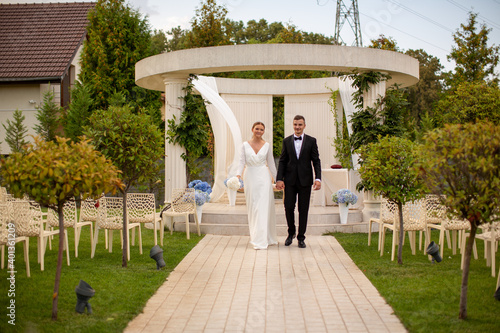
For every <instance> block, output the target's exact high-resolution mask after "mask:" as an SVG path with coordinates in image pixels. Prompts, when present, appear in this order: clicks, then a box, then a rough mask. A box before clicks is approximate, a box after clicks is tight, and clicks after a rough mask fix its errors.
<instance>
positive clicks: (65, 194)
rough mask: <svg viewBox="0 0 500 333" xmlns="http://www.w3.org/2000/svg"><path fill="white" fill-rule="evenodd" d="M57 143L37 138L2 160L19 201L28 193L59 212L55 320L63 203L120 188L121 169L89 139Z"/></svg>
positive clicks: (6, 180)
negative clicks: (119, 172)
mask: <svg viewBox="0 0 500 333" xmlns="http://www.w3.org/2000/svg"><path fill="white" fill-rule="evenodd" d="M55 141H56V142H53V141H46V140H45V141H44V140H42V139H40V138H39V137H36V138H35V142H34V144H28V146H27V148H26V150H25V151H24V152H16V153H13V154H12V155H10V156H9V157H8V158H7V159H5V160H0V173H1V174H2V177H3V184H4V185H6V186H7V188H8V189H9V192H10V193H11V194H12V195H13V196H14V197H16V198H22V197H23V196H24V195H25V194H28V195H29V196H30V198H32V199H33V200H35V201H36V202H38V203H39V204H40V205H43V206H46V207H49V208H50V209H53V210H54V211H55V212H57V214H58V217H59V252H58V255H57V268H56V276H55V282H54V293H53V297H52V320H56V319H57V304H58V299H59V284H60V281H61V270H62V258H63V254H62V253H63V248H64V243H63V240H64V215H63V206H64V203H65V202H67V201H69V200H74V198H75V197H79V196H80V195H81V196H82V198H83V199H86V198H88V197H93V198H98V197H99V196H100V195H101V194H102V193H103V192H104V193H106V192H115V191H116V188H117V187H118V188H119V187H121V186H122V184H121V181H120V179H119V178H118V170H117V169H116V168H115V167H114V166H113V165H112V164H111V162H110V161H108V160H106V158H105V157H104V156H102V154H100V153H99V152H97V151H95V150H94V149H93V148H92V146H91V145H89V143H88V141H87V140H84V141H81V142H79V143H69V142H68V141H69V139H66V138H60V137H56V139H55Z"/></svg>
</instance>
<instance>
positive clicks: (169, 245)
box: [0, 228, 500, 332]
mask: <svg viewBox="0 0 500 333" xmlns="http://www.w3.org/2000/svg"><path fill="white" fill-rule="evenodd" d="M69 231H70V232H69V239H70V249H71V250H70V259H71V266H69V267H68V266H67V265H66V263H65V261H64V263H63V268H62V281H61V288H60V295H59V317H58V320H57V321H56V322H53V321H52V320H51V309H52V292H53V287H54V277H55V266H56V256H57V253H56V250H55V248H56V247H57V246H56V242H57V239H55V240H54V243H53V245H54V247H53V249H52V250H48V251H47V253H46V255H45V271H44V272H41V271H40V265H39V264H37V262H36V261H37V259H36V240H35V239H31V240H30V261H31V274H32V276H31V278H27V277H26V272H25V265H24V262H23V251H22V245H20V244H18V245H17V247H16V270H17V273H16V290H15V293H16V295H15V297H9V296H8V295H7V289H8V283H7V282H6V281H7V280H6V278H7V276H8V274H7V271H6V270H5V269H4V270H2V271H0V279H1V283H0V286H1V290H0V308H1V310H0V314H1V318H0V332H68V331H72V332H122V331H123V329H124V328H125V327H126V326H127V324H128V322H129V321H130V320H131V319H133V318H134V317H135V316H136V315H137V314H139V313H140V312H141V310H142V308H143V307H144V305H145V304H146V302H147V300H148V299H149V298H150V297H151V296H152V295H153V294H154V293H155V291H156V290H157V289H158V287H159V286H160V285H161V284H162V283H163V282H164V281H165V278H166V277H167V276H168V274H169V273H170V272H171V271H172V269H173V268H174V267H175V266H176V265H177V264H178V263H179V262H180V261H181V260H182V258H184V256H185V255H186V254H187V253H188V252H189V251H190V250H191V249H192V248H193V247H194V246H195V245H196V244H197V242H198V241H199V240H200V239H201V237H198V236H197V235H196V234H191V240H187V239H186V235H185V233H174V235H172V236H170V234H169V233H167V234H166V236H165V243H164V244H165V245H164V246H163V249H164V253H163V257H164V259H165V262H166V264H167V266H166V267H165V268H164V269H163V270H161V271H157V270H156V264H155V261H154V260H152V259H151V258H149V250H150V249H151V247H152V246H153V231H152V230H148V229H144V228H143V249H144V254H142V255H140V254H139V248H138V246H137V245H136V246H133V247H132V248H131V261H129V263H128V265H129V266H128V268H122V267H121V249H120V241H119V239H118V236H117V234H118V233H116V232H115V237H114V244H113V253H109V252H108V251H107V250H105V249H104V234H103V233H100V239H99V244H98V246H97V251H96V256H95V257H94V258H93V259H90V241H89V234H88V232H89V231H88V228H84V229H83V235H82V240H81V243H80V248H79V258H74V251H73V246H74V243H73V230H72V229H70V230H69ZM374 235H375V234H374ZM334 236H335V237H336V238H337V239H338V241H339V242H340V243H341V244H342V246H343V247H344V249H345V250H346V251H347V253H348V254H349V255H350V256H351V258H352V259H353V260H354V262H355V263H356V264H357V265H358V267H359V268H360V269H361V270H362V271H363V272H364V273H365V274H366V276H367V277H368V278H369V279H370V280H371V281H372V283H373V284H374V285H375V287H376V288H377V289H378V290H379V292H380V293H381V294H382V296H383V297H384V298H385V299H386V300H387V302H388V303H389V304H390V305H391V306H392V307H393V309H394V311H395V313H396V315H397V316H398V317H399V318H400V319H401V320H402V322H403V323H404V325H405V326H406V327H407V328H408V330H409V331H410V332H497V331H499V328H500V324H498V323H499V320H498V315H499V314H500V302H499V301H497V300H495V299H494V298H493V293H494V291H495V290H494V288H495V284H496V278H492V277H491V276H490V273H491V269H490V268H489V267H486V265H485V260H484V259H483V257H482V256H483V244H482V243H479V244H478V252H479V259H478V260H474V259H473V260H472V263H471V273H470V277H469V293H468V295H469V297H468V316H469V318H468V319H467V320H464V321H462V320H459V319H458V305H459V296H460V281H461V270H460V255H454V256H453V255H452V254H451V250H449V249H448V248H445V255H444V258H443V261H442V262H441V263H436V264H432V263H431V262H429V261H428V259H427V256H425V255H423V254H422V253H421V252H420V253H417V255H416V256H413V255H411V252H410V250H409V245H408V243H406V245H405V247H404V251H403V262H404V264H403V266H399V265H398V264H397V262H395V261H394V262H391V260H390V253H389V252H390V241H391V235H388V237H387V239H386V242H387V244H386V247H385V249H386V253H385V254H384V256H383V257H380V254H379V252H378V251H377V237H376V235H375V237H373V238H372V239H373V242H372V245H371V246H370V247H368V246H367V235H366V234H343V233H336V234H334ZM432 238H433V240H437V233H434V234H433V236H432ZM497 257H498V256H497ZM498 265H500V260H498V258H497V267H499V266H498ZM80 279H82V280H84V281H86V282H87V283H89V284H90V285H91V286H92V288H93V289H95V290H96V294H95V296H94V297H93V298H91V299H90V304H91V305H92V309H93V312H94V313H93V314H92V315H90V316H89V315H86V314H84V315H80V314H77V313H76V312H75V305H76V294H75V287H76V286H77V285H78V283H79V281H80ZM11 299H15V302H16V303H15V304H16V326H12V325H9V324H8V322H7V321H8V319H9V318H8V317H7V316H6V311H7V309H6V308H7V304H8V302H9V301H10V300H11Z"/></svg>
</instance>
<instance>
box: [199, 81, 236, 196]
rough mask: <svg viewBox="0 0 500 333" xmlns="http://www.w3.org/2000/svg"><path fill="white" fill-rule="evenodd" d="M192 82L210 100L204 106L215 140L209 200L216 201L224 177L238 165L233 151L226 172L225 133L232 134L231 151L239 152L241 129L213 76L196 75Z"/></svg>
mask: <svg viewBox="0 0 500 333" xmlns="http://www.w3.org/2000/svg"><path fill="white" fill-rule="evenodd" d="M192 83H193V85H194V88H195V89H196V90H197V91H198V92H199V93H200V94H201V95H202V97H203V98H204V99H205V100H207V101H209V102H210V104H208V103H206V106H207V113H208V116H209V118H210V123H211V124H212V131H213V133H214V141H215V142H214V145H215V149H214V150H215V151H214V155H215V156H214V160H215V163H214V164H215V165H214V186H213V188H212V194H211V200H210V201H212V202H217V201H218V200H219V199H220V197H221V196H222V195H223V194H224V192H225V190H226V188H225V186H224V179H226V175H227V177H232V176H235V175H236V168H237V167H238V159H239V156H238V154H237V153H235V154H234V156H233V160H232V163H231V164H230V165H229V167H228V170H227V174H226V170H225V166H226V150H225V148H226V142H227V135H232V137H233V142H234V150H233V151H234V152H239V151H240V147H241V143H242V140H241V130H240V126H239V125H238V121H237V120H236V118H235V116H234V114H233V112H232V111H231V109H230V108H229V106H228V105H227V104H226V102H225V101H224V100H223V99H222V98H221V97H220V96H219V93H218V91H217V84H216V82H215V78H214V77H207V76H198V78H197V79H195V80H193V81H192ZM226 124H227V127H226ZM227 128H229V131H230V133H227V130H226V129H227Z"/></svg>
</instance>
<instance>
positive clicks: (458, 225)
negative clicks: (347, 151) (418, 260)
mask: <svg viewBox="0 0 500 333" xmlns="http://www.w3.org/2000/svg"><path fill="white" fill-rule="evenodd" d="M402 215H403V229H404V231H403V232H408V234H409V240H410V247H411V249H412V254H415V253H416V232H417V231H418V232H419V234H420V241H419V249H422V234H424V238H425V244H429V243H430V241H431V230H432V229H435V230H439V241H438V244H439V251H440V255H441V257H443V254H444V252H443V251H444V246H445V237H446V240H447V245H448V248H450V249H451V250H452V254H453V255H455V254H456V253H457V249H459V250H460V252H461V254H462V265H461V266H462V268H463V261H464V253H465V245H466V239H467V237H468V236H469V233H468V231H469V230H470V223H469V221H467V220H463V219H458V218H456V219H450V218H449V217H448V216H447V213H446V208H445V207H444V206H443V205H442V204H441V200H440V197H439V196H437V195H427V196H426V197H425V198H424V199H421V200H418V201H416V202H409V203H406V204H405V205H403V214H402ZM375 224H378V231H379V237H378V250H379V251H380V255H381V256H382V255H383V253H384V243H385V235H386V231H387V230H392V231H393V239H392V254H391V260H394V258H395V252H396V246H397V245H398V240H399V232H400V230H399V229H400V223H399V210H398V207H397V205H396V204H394V203H393V202H389V201H387V200H384V201H383V202H382V204H381V209H380V217H379V218H371V219H370V221H369V223H368V245H371V237H372V229H373V225H375ZM479 230H480V231H482V232H480V233H478V234H476V236H475V240H480V241H483V242H484V249H485V250H484V257H485V259H486V264H487V266H488V267H491V275H492V276H493V277H495V273H496V267H495V257H496V256H495V255H496V252H497V250H498V243H499V242H500V222H494V223H491V224H485V225H481V226H480V227H479ZM425 251H426V248H424V249H423V252H424V254H425ZM473 255H474V258H475V259H478V255H477V248H476V243H474V245H473ZM498 275H499V277H498V281H497V288H498V287H499V286H500V271H499V273H498Z"/></svg>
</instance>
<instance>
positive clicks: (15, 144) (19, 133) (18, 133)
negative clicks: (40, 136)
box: [2, 109, 28, 153]
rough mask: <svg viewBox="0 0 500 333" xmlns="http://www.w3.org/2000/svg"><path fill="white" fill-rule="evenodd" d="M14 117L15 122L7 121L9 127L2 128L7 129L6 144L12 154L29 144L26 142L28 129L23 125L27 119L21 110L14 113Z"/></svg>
mask: <svg viewBox="0 0 500 333" xmlns="http://www.w3.org/2000/svg"><path fill="white" fill-rule="evenodd" d="M13 117H14V120H13V121H10V119H7V126H5V124H2V126H3V128H4V129H5V142H7V144H8V145H9V147H10V151H11V152H12V153H17V152H19V151H21V150H22V149H23V147H24V146H25V145H26V144H27V143H28V142H27V141H26V140H25V138H26V132H28V129H27V128H26V126H25V125H24V124H23V122H24V119H25V117H24V115H23V112H22V111H21V110H19V109H18V110H16V111H14V114H13Z"/></svg>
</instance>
